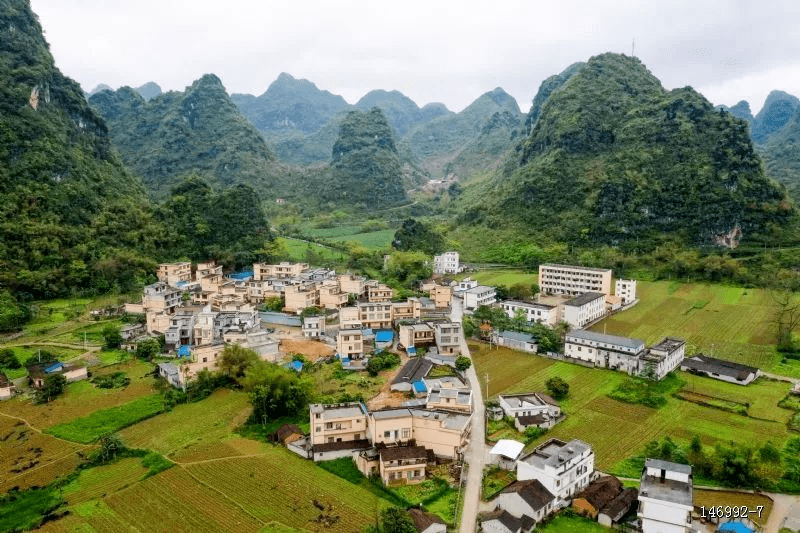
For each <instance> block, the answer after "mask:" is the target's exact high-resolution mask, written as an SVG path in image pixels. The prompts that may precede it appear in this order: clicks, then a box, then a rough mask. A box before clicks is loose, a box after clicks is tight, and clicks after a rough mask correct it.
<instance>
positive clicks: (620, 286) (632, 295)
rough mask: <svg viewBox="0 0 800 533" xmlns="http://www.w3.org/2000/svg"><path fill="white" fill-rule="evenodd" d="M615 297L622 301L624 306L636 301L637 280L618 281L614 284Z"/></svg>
mask: <svg viewBox="0 0 800 533" xmlns="http://www.w3.org/2000/svg"><path fill="white" fill-rule="evenodd" d="M614 296H618V297H619V299H620V300H622V305H628V304H629V303H631V302H633V301H634V300H636V280H635V279H618V280H617V281H615V282H614Z"/></svg>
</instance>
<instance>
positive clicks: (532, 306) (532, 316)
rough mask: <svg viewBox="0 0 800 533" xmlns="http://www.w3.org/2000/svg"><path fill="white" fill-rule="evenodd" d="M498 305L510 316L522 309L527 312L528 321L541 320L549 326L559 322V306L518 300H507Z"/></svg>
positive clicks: (512, 316)
mask: <svg viewBox="0 0 800 533" xmlns="http://www.w3.org/2000/svg"><path fill="white" fill-rule="evenodd" d="M497 305H499V306H500V307H501V308H502V309H503V311H505V312H506V314H507V315H508V318H514V317H515V316H516V315H517V311H519V310H522V312H524V313H525V320H527V321H528V322H541V323H542V324H547V325H548V326H554V325H555V324H556V322H558V308H557V307H554V306H552V305H545V304H540V303H530V302H520V301H518V300H505V301H503V302H499V303H498V304H497Z"/></svg>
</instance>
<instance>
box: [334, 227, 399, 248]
mask: <svg viewBox="0 0 800 533" xmlns="http://www.w3.org/2000/svg"><path fill="white" fill-rule="evenodd" d="M396 231H397V230H393V229H384V230H380V231H370V232H369V233H355V234H351V235H340V236H337V237H329V238H328V240H329V241H330V242H336V243H343V242H355V243H357V244H358V245H360V246H363V247H364V248H366V249H367V250H386V249H388V248H389V246H390V245H391V244H392V239H393V238H394V234H395V233H396Z"/></svg>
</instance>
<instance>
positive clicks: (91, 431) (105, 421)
mask: <svg viewBox="0 0 800 533" xmlns="http://www.w3.org/2000/svg"><path fill="white" fill-rule="evenodd" d="M163 410H164V401H163V399H162V398H161V395H160V394H154V395H152V396H146V397H144V398H139V399H138V400H134V401H132V402H130V403H126V404H123V405H120V406H119V407H112V408H110V409H101V410H100V411H95V412H94V413H92V414H90V415H89V416H86V417H83V418H78V419H76V420H73V421H72V422H67V423H65V424H59V425H57V426H53V427H51V428H49V429H48V430H47V432H48V433H50V434H51V435H55V436H56V437H59V438H62V439H66V440H71V441H75V442H82V443H84V444H88V443H91V442H94V441H95V440H96V439H97V438H98V437H100V436H101V435H105V434H107V433H114V432H116V431H119V430H120V429H123V428H126V427H128V426H130V425H133V424H135V423H136V422H139V421H141V420H144V419H146V418H150V417H152V416H155V415H157V414H158V413H160V412H162V411H163Z"/></svg>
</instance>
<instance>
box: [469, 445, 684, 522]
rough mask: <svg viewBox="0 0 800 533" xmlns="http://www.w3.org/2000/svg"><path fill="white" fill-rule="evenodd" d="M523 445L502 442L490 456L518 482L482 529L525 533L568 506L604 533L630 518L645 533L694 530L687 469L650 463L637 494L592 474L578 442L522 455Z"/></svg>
mask: <svg viewBox="0 0 800 533" xmlns="http://www.w3.org/2000/svg"><path fill="white" fill-rule="evenodd" d="M523 449H524V445H523V444H522V443H521V442H516V441H513V440H500V441H498V443H497V444H496V445H495V447H494V448H493V449H492V450H491V452H490V453H491V454H492V455H493V456H496V457H497V458H498V462H499V465H500V467H501V468H505V469H508V470H516V480H515V481H514V482H512V483H510V484H509V485H508V486H506V487H505V488H503V489H502V490H500V491H499V493H498V494H497V495H496V496H495V497H494V498H493V499H492V501H491V502H490V505H491V506H492V507H494V510H493V511H491V512H489V513H484V514H483V515H482V516H481V529H482V530H483V531H485V532H491V533H523V532H527V531H530V530H531V528H532V527H533V526H534V525H535V524H537V523H539V522H541V521H542V520H543V519H545V518H546V517H547V516H548V515H550V514H551V513H554V512H556V511H558V510H559V509H562V508H564V507H567V506H571V507H572V509H573V510H574V511H576V512H577V513H578V514H581V515H583V516H586V517H587V518H591V519H593V520H597V521H598V522H599V523H601V524H602V525H604V526H606V527H614V526H617V525H619V524H621V523H622V522H623V521H624V520H626V519H627V518H630V517H632V516H633V510H634V509H635V505H636V504H637V503H638V519H639V520H640V523H641V531H643V532H644V533H659V532H661V533H663V532H664V531H670V532H675V533H689V532H690V531H693V529H692V511H693V505H692V471H691V467H690V466H688V465H682V464H676V463H670V462H666V461H660V460H654V459H648V460H647V461H646V462H645V465H644V468H643V470H642V476H641V480H640V486H639V490H638V491H637V490H636V489H634V488H625V487H623V485H622V483H621V482H620V481H619V480H618V479H617V478H615V477H613V476H606V475H601V474H600V473H599V472H595V470H594V452H593V450H592V447H591V446H590V445H589V444H587V443H586V442H583V441H581V440H578V439H574V440H571V441H568V442H565V441H563V440H559V439H550V440H548V441H546V442H544V443H542V444H541V445H539V446H538V447H536V448H535V449H534V450H533V451H531V452H530V453H527V454H523Z"/></svg>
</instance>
